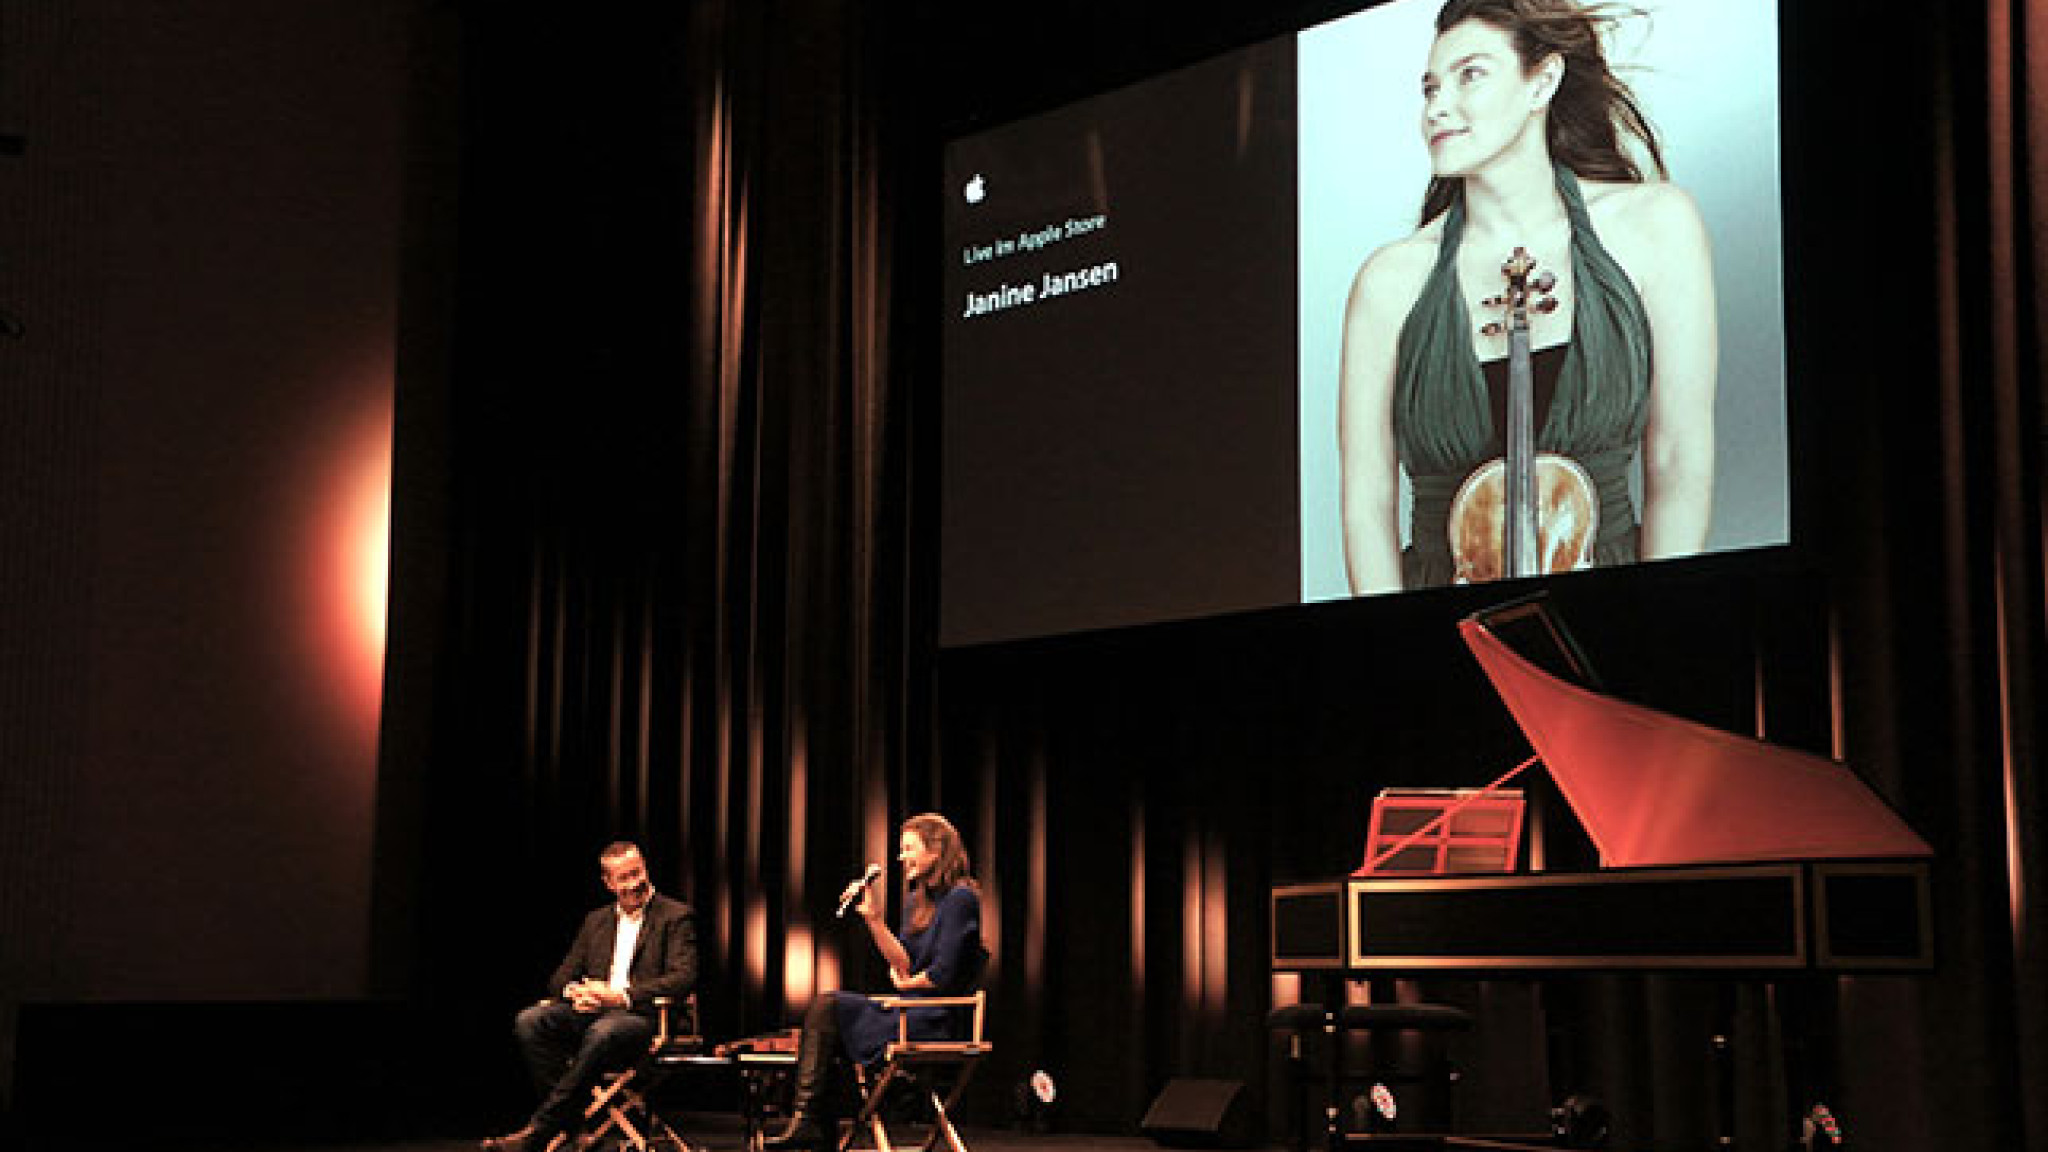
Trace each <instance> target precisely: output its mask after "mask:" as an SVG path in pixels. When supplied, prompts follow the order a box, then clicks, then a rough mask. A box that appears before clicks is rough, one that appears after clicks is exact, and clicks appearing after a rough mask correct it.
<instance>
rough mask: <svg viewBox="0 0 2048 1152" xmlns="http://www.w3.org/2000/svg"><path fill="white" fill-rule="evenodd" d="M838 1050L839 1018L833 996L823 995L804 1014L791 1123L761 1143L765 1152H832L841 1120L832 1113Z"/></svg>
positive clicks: (791, 1101)
mask: <svg viewBox="0 0 2048 1152" xmlns="http://www.w3.org/2000/svg"><path fill="white" fill-rule="evenodd" d="M838 1047H839V1016H838V1013H837V1012H835V1011H834V1010H833V1004H832V997H831V996H829V995H826V996H820V997H818V998H817V999H816V1000H814V1001H812V1002H811V1007H810V1010H809V1011H808V1012H806V1013H805V1014H804V1027H803V1032H802V1033H801V1034H800V1035H799V1036H798V1038H797V1046H796V1083H795V1085H794V1091H792V1092H791V1094H790V1109H789V1113H790V1115H789V1123H788V1124H787V1125H785V1126H784V1127H783V1129H782V1131H781V1132H778V1133H776V1134H775V1135H773V1136H770V1137H768V1139H767V1140H765V1141H763V1142H762V1145H761V1146H762V1148H763V1149H764V1152H796V1150H797V1149H817V1150H819V1152H829V1150H830V1149H831V1148H833V1147H834V1146H835V1145H837V1144H838V1140H837V1137H838V1135H839V1132H838V1129H839V1122H838V1118H837V1117H835V1116H833V1115H832V1113H831V1107H830V1105H829V1103H828V1102H829V1101H830V1099H831V1095H832V1092H831V1084H830V1078H831V1072H832V1057H833V1055H834V1053H835V1051H836V1050H837V1049H838Z"/></svg>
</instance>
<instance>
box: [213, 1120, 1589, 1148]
mask: <svg viewBox="0 0 2048 1152" xmlns="http://www.w3.org/2000/svg"><path fill="white" fill-rule="evenodd" d="M669 1119H670V1121H671V1122H673V1123H674V1124H675V1125H676V1128H677V1130H678V1131H680V1132H681V1133H682V1134H683V1138H684V1139H686V1140H688V1141H690V1144H691V1146H692V1148H693V1149H694V1152H743V1141H742V1139H741V1130H740V1125H739V1122H738V1119H737V1118H736V1117H731V1116H723V1115H700V1114H695V1113H689V1114H684V1115H679V1116H678V1115H671V1116H670V1117H669ZM926 1131H927V1130H926V1129H924V1128H921V1127H918V1126H916V1125H906V1126H904V1128H903V1129H902V1131H901V1133H900V1136H901V1139H900V1140H898V1141H897V1142H898V1144H899V1146H900V1147H902V1148H903V1149H906V1150H907V1149H914V1148H917V1147H918V1146H919V1144H920V1143H921V1141H922V1139H923V1137H924V1135H925V1132H926ZM891 1134H892V1136H895V1135H899V1133H898V1132H897V1131H896V1130H895V1128H894V1127H893V1126H892V1129H891ZM961 1134H962V1136H963V1137H964V1138H965V1139H966V1142H967V1146H968V1149H969V1152H1160V1149H1161V1145H1160V1144H1159V1143H1158V1142H1156V1141H1154V1140H1152V1139H1150V1138H1149V1137H1144V1136H1098V1135H1087V1134H1082V1133H1069V1132H1051V1133H1043V1134H1037V1135H1033V1134H1028V1133H1022V1132H1018V1131H1015V1130H1011V1129H1000V1128H997V1129H977V1128H972V1127H964V1126H963V1128H962V1130H961ZM483 1135H485V1134H483V1133H479V1134H478V1135H477V1136H476V1137H467V1138H463V1139H431V1140H395V1141H388V1142H383V1143H361V1142H357V1143H296V1144H294V1143H277V1144H262V1145H255V1146H250V1147H247V1148H245V1149H243V1150H242V1152H476V1147H477V1143H478V1141H479V1140H481V1139H482V1137H483ZM1349 1144H1350V1147H1351V1148H1354V1149H1357V1152H1435V1150H1438V1149H1442V1150H1445V1152H1538V1150H1545V1149H1547V1150H1548V1152H1555V1146H1553V1145H1546V1144H1537V1143H1527V1142H1520V1141H1516V1142H1508V1141H1503V1140H1500V1139H1497V1138H1488V1137H1481V1136H1467V1137H1447V1138H1432V1137H1398V1136H1382V1137H1375V1138H1371V1139H1358V1138H1354V1139H1353V1140H1351V1141H1350V1142H1349ZM873 1147H874V1145H873V1143H872V1142H871V1141H867V1140H863V1141H861V1142H859V1143H858V1144H856V1145H855V1148H856V1149H857V1150H859V1149H866V1150H868V1152H872V1150H873ZM1261 1152H1291V1148H1284V1147H1278V1146H1267V1147H1266V1148H1264V1149H1263V1150H1261Z"/></svg>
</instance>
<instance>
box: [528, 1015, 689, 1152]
mask: <svg viewBox="0 0 2048 1152" xmlns="http://www.w3.org/2000/svg"><path fill="white" fill-rule="evenodd" d="M654 1007H655V1019H656V1021H657V1023H656V1026H655V1033H654V1039H653V1040H652V1041H650V1042H649V1043H648V1045H647V1052H646V1053H645V1054H644V1055H642V1056H641V1057H640V1058H639V1059H637V1060H635V1061H634V1062H633V1063H632V1064H630V1065H628V1066H627V1067H625V1068H623V1069H620V1070H619V1071H617V1072H611V1073H607V1074H606V1075H605V1077H604V1078H603V1079H602V1080H600V1081H599V1082H598V1084H597V1086H596V1087H595V1088H592V1089H591V1091H590V1103H589V1104H587V1105H585V1106H584V1108H583V1127H584V1133H585V1136H584V1139H585V1140H586V1141H588V1143H589V1144H590V1145H591V1146H595V1145H596V1144H597V1143H598V1142H600V1141H602V1140H603V1139H604V1138H605V1137H606V1136H608V1135H610V1134H611V1133H613V1132H616V1133H618V1138H619V1141H620V1143H621V1144H622V1145H623V1146H624V1147H628V1148H631V1149H633V1152H653V1148H654V1146H655V1145H656V1144H657V1143H659V1144H665V1145H667V1146H668V1148H669V1149H670V1152H691V1149H690V1143H689V1141H687V1140H685V1139H683V1137H682V1134H681V1133H679V1132H677V1131H676V1130H675V1129H674V1128H673V1127H671V1126H670V1125H669V1122H668V1121H666V1120H664V1119H662V1118H661V1114H660V1113H659V1112H657V1111H655V1110H654V1106H653V1105H652V1104H651V1103H649V1102H648V1097H649V1096H650V1095H651V1094H652V1093H653V1092H654V1090H655V1088H656V1087H658V1086H659V1085H660V1084H661V1082H662V1081H663V1080H666V1079H667V1078H668V1077H669V1076H670V1075H671V1074H672V1073H674V1072H675V1071H676V1070H677V1069H678V1068H682V1067H684V1066H685V1065H688V1064H691V1063H694V1062H696V1061H697V1060H699V1059H700V1057H701V1055H702V1053H703V1051H704V1038H703V1037H702V1036H699V1035H698V1034H697V997H696V996H695V994H692V995H690V996H689V997H687V998H686V999H684V1000H683V1002H682V1003H681V1004H680V1005H678V1004H677V1003H676V1002H675V1001H674V1000H672V999H670V998H669V997H667V996H657V997H655V998H654ZM567 1146H568V1141H567V1140H566V1138H564V1137H556V1138H555V1141H554V1143H552V1144H550V1145H549V1152H563V1150H564V1149H565V1148H566V1147H567Z"/></svg>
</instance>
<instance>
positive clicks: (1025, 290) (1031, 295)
mask: <svg viewBox="0 0 2048 1152" xmlns="http://www.w3.org/2000/svg"><path fill="white" fill-rule="evenodd" d="M1117 276H1118V269H1117V266H1116V261H1114V260H1105V261H1103V262H1102V263H1100V264H1096V265H1093V266H1091V267H1088V268H1082V269H1079V270H1078V271H1074V272H1047V273H1045V274H1044V276H1043V277H1041V278H1040V279H1039V281H1038V283H1036V284H1031V283H1025V284H999V285H997V286H996V288H995V290H994V291H992V292H969V293H968V294H967V308H966V310H965V311H963V312H961V313H960V318H961V319H963V320H966V319H971V318H972V317H975V316H986V315H988V314H989V313H991V312H1000V311H1002V310H1003V309H1005V308H1021V307H1023V306H1024V305H1026V304H1036V303H1038V302H1039V301H1040V300H1050V299H1052V298H1053V297H1055V296H1065V295H1067V294H1068V293H1070V292H1082V291H1086V290H1087V289H1090V288H1100V287H1102V286H1103V285H1104V284H1114V283H1115V282H1116V279H1117Z"/></svg>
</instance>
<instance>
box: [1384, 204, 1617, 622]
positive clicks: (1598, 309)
mask: <svg viewBox="0 0 2048 1152" xmlns="http://www.w3.org/2000/svg"><path fill="white" fill-rule="evenodd" d="M1557 190H1558V193H1559V195H1561V196H1562V197H1563V198H1564V206H1565V212H1566V213H1567V215H1568V216H1569V217H1570V219H1571V229H1572V243H1571V261H1572V283H1573V285H1574V286H1575V290H1576V291H1577V293H1578V299H1577V301H1576V305H1577V310H1576V312H1575V313H1574V315H1573V317H1572V334H1571V344H1570V347H1569V348H1568V349H1567V350H1566V352H1565V356H1564V363H1563V366H1562V367H1561V368H1560V369H1559V373H1558V380H1557V390H1556V393H1555V395H1554V397H1553V399H1552V400H1551V403H1550V410H1549V412H1548V414H1547V415H1544V416H1543V417H1542V423H1541V425H1540V426H1539V427H1538V428H1537V431H1536V449H1537V451H1539V452H1555V453H1557V454H1559V455H1562V456H1569V457H1571V458H1572V459H1574V460H1576V461H1578V462H1579V464H1580V466H1581V467H1583V468H1585V470H1586V472H1587V474H1588V475H1589V476H1591V477H1592V479H1593V485H1594V488H1595V490H1596V492H1597V493H1598V495H1599V501H1600V530H1599V534H1598V536H1597V537H1596V538H1595V540H1594V544H1593V563H1594V564H1596V565H1603V566H1604V565H1608V564H1618V563H1626V562H1628V561H1631V560H1634V559H1635V558H1636V535H1637V525H1636V513H1635V502H1634V501H1633V500H1632V499H1631V498H1630V496H1629V486H1628V476H1629V466H1630V465H1631V464H1632V463H1633V462H1634V460H1635V454H1636V448H1637V446H1638V445H1639V444H1641V443H1642V439H1643V425H1644V423H1645V421H1646V420H1647V418H1648V414H1649V399H1650V321H1649V317H1648V316H1647V315H1646V314H1645V313H1644V311H1643V302H1642V299H1641V297H1639V296H1637V295H1636V290H1635V285H1634V284H1632V283H1630V282H1629V278H1628V274H1627V273H1626V272H1624V271H1622V268H1621V265H1619V264H1617V263H1615V262H1614V257H1612V256H1610V255H1608V253H1607V249H1606V248H1605V247H1603V246H1602V245H1601V243H1600V237H1599V236H1598V235H1597V234H1596V233H1595V232H1594V231H1593V222H1592V219H1591V218H1590V217H1588V216H1587V214H1586V202H1585V198H1584V197H1583V196H1581V195H1580V193H1579V182H1578V180H1577V179H1576V178H1575V177H1573V176H1572V174H1571V172H1570V171H1568V170H1567V169H1565V168H1563V167H1562V166H1560V167H1559V168H1558V169H1557ZM1464 232H1465V202H1464V198H1463V197H1462V196H1460V197H1458V198H1457V199H1455V200H1454V201H1453V202H1452V204H1451V207H1450V209H1449V211H1448V212H1446V213H1445V215H1444V231H1443V240H1442V243H1441V244H1440V245H1439V246H1438V248H1437V258H1436V267H1435V268H1434V269H1432V270H1431V271H1430V274H1429V280H1428V281H1427V282H1426V283H1425V284H1424V285H1423V287H1422V293H1421V295H1420V296H1418V297H1417V298H1416V300H1415V307H1413V308H1412V309H1410V310H1409V312H1408V318H1407V319H1406V320H1405V321H1403V322H1402V325H1401V335H1400V341H1399V343H1398V345H1397V346H1396V352H1395V357H1396V359H1395V364H1394V442H1395V445H1396V447H1397V449H1398V450H1399V452H1400V454H1401V464H1402V466H1403V467H1404V468H1405V469H1406V470H1407V472H1408V479H1409V484H1410V486H1411V488H1412V490H1413V492H1414V512H1413V517H1412V521H1411V524H1410V528H1409V545H1408V548H1407V549H1406V550H1405V551H1404V552H1403V554H1402V556H1401V578H1402V583H1403V585H1404V586H1406V587H1409V588H1425V587H1431V586H1434V585H1440V584H1449V583H1451V580H1452V576H1453V574H1454V566H1453V563H1452V559H1451V547H1450V540H1449V537H1448V531H1447V530H1448V521H1449V518H1450V510H1451V500H1452V499H1453V497H1455V496H1456V495H1457V492H1458V486H1459V485H1460V484H1462V483H1463V482H1464V480H1465V477H1466V476H1468V475H1470V474H1471V473H1472V471H1473V470H1474V469H1476V468H1478V467H1479V466H1480V465H1482V464H1484V463H1486V462H1487V460H1489V459H1491V458H1492V457H1494V456H1496V455H1498V454H1499V451H1500V450H1499V448H1498V444H1499V440H1500V438H1499V435H1498V433H1497V432H1496V430H1495V428H1494V417H1493V410H1492V405H1491V402H1490V400H1489V397H1488V393H1487V385H1486V379H1485V374H1484V372H1483V371H1482V370H1481V368H1480V365H1479V359H1478V357H1477V356H1476V355H1475V354H1474V353H1473V351H1472V335H1473V333H1474V331H1475V330H1476V329H1475V326H1474V324H1473V322H1472V318H1471V316H1470V315H1469V314H1468V313H1467V312H1466V309H1465V298H1464V295H1463V294H1462V293H1461V292H1460V291H1459V289H1458V243H1459V241H1460V240H1461V239H1462V238H1463V236H1464ZM1501 255H1502V258H1503V259H1505V258H1506V255H1507V254H1506V253H1502V254H1501Z"/></svg>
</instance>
